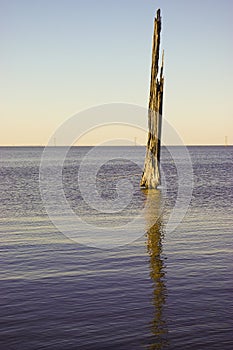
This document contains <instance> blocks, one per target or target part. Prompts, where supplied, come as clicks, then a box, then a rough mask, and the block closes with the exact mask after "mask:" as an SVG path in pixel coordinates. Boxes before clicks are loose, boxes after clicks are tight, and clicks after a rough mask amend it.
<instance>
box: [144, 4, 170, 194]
mask: <svg viewBox="0 0 233 350" xmlns="http://www.w3.org/2000/svg"><path fill="white" fill-rule="evenodd" d="M160 33H161V16H160V10H158V11H157V16H156V18H155V21H154V38H153V50H152V65H151V85H150V98H149V110H148V128H149V131H148V141H147V149H146V158H145V165H144V171H143V174H142V178H141V183H140V186H141V187H144V188H157V186H158V185H160V167H159V162H160V145H161V131H162V113H163V86H164V77H163V65H164V54H163V57H162V64H161V67H160V75H159V54H160Z"/></svg>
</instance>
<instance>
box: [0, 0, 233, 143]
mask: <svg viewBox="0 0 233 350" xmlns="http://www.w3.org/2000/svg"><path fill="white" fill-rule="evenodd" d="M157 8H161V11H162V17H163V31H162V46H163V47H164V49H165V79H166V86H165V101H164V102H165V103H164V116H165V117H166V119H167V120H168V121H169V122H171V123H172V124H173V126H174V127H175V128H176V129H177V131H178V132H179V133H180V135H181V137H182V138H183V140H184V142H185V143H186V144H223V143H224V137H225V135H228V142H229V143H231V144H233V133H232V130H233V107H232V100H233V95H232V81H233V65H232V62H233V47H232V36H233V29H232V28H233V25H232V13H233V3H232V1H231V0H221V1H220V0H219V1H217V0H196V1H191V0H163V1H155V0H154V1H152V0H146V1H145V0H98V1H97V0H40V1H35V0H34V1H32V0H30V1H29V0H17V1H16V0H0V26H1V28H0V33H1V34H0V43H1V59H0V64H1V65H0V68H1V82H0V89H1V91H0V92H1V97H0V99H1V103H0V113H1V130H0V137H1V141H0V144H1V145H30V144H32V145H37V144H46V143H47V141H48V139H49V137H50V135H51V134H52V133H53V131H54V130H55V129H56V128H57V126H58V125H60V124H61V123H62V122H63V121H65V120H66V119H67V118H68V117H70V116H71V115H73V114H74V113H76V112H78V111H80V110H83V109H85V108H89V107H92V106H94V105H99V104H103V103H110V102H124V103H125V102H127V103H133V104H137V105H140V106H144V107H145V108H147V105H148V94H149V79H150V65H151V45H152V42H151V41H152V32H153V18H154V15H155V12H156V9H157ZM110 121H111V120H110ZM146 125H147V121H146V120H145V127H146ZM94 142H95V140H94V136H93V143H94Z"/></svg>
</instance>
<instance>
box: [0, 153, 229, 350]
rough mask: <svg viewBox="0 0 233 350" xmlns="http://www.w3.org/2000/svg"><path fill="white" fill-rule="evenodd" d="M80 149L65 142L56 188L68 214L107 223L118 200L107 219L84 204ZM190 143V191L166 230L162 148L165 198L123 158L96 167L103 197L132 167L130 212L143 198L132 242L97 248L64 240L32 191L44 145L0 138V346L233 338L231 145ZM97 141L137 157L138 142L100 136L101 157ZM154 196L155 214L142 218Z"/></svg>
mask: <svg viewBox="0 0 233 350" xmlns="http://www.w3.org/2000/svg"><path fill="white" fill-rule="evenodd" d="M132 150H133V152H132ZM87 151H88V148H85V147H84V148H73V149H72V150H71V151H70V153H69V155H68V158H67V160H66V163H65V168H64V173H63V181H64V186H65V193H66V196H67V198H68V200H69V203H70V205H71V207H72V208H73V209H74V210H75V211H76V213H77V215H81V216H82V217H83V219H85V220H87V221H89V222H92V224H93V223H94V224H97V225H101V224H102V223H103V222H105V224H106V225H108V227H109V235H114V225H115V224H116V222H118V221H119V220H122V222H123V223H124V222H125V221H127V218H128V216H127V215H126V214H125V212H124V213H122V215H121V216H120V215H118V214H117V215H111V216H109V217H108V218H107V219H106V220H105V221H104V220H103V217H101V216H98V215H97V216H95V215H94V214H95V213H94V212H93V211H92V210H91V209H90V208H88V207H85V203H83V201H82V198H81V196H80V193H79V192H78V190H77V187H76V185H75V184H76V183H77V173H78V167H79V162H80V159H81V157H82V155H84V154H85V153H86V152H87ZM189 151H190V154H191V157H192V162H193V167H194V180H195V187H194V192H193V196H192V201H191V204H190V208H189V210H188V213H187V215H186V216H185V218H184V220H183V222H182V223H181V224H180V225H179V227H178V228H177V229H176V231H175V232H173V233H171V234H166V233H165V230H164V228H165V226H166V222H167V221H168V218H169V213H170V211H171V208H172V206H173V205H174V203H175V200H176V189H177V177H176V171H175V168H174V165H173V163H172V160H171V159H170V158H169V155H168V154H167V153H166V152H165V150H163V154H162V167H163V172H164V173H165V175H166V183H167V194H166V197H165V198H163V190H162V191H154V192H152V193H150V194H148V193H146V191H141V190H139V189H138V187H137V185H138V183H139V179H140V175H141V174H140V169H138V167H137V166H135V165H134V164H133V163H126V162H124V161H122V163H121V164H118V166H117V168H118V170H119V171H118V173H116V169H115V167H114V166H113V165H114V164H106V165H105V167H104V168H102V169H101V170H100V172H99V176H98V179H97V185H98V187H99V190H100V191H101V193H102V195H103V197H104V198H110V199H111V198H113V197H114V196H115V195H116V193H115V190H114V183H115V181H117V179H118V178H119V177H124V176H130V178H131V180H132V182H133V184H134V186H135V195H134V198H133V202H132V203H131V206H130V208H128V210H129V212H130V213H131V214H132V213H135V212H137V210H138V208H143V205H144V204H143V203H144V201H145V198H148V196H149V200H150V206H149V207H148V210H147V212H146V215H145V218H144V220H145V230H144V232H139V233H138V240H137V241H136V242H133V243H131V244H128V245H126V246H124V247H119V248H118V249H113V250H99V249H94V248H91V247H87V246H80V245H78V244H77V243H74V242H72V241H70V240H69V239H68V238H66V237H65V236H63V235H62V234H61V233H59V232H58V231H57V230H56V228H54V226H53V225H52V224H51V222H50V220H49V218H48V216H47V214H46V211H45V209H44V207H43V203H42V201H41V198H40V193H39V163H40V156H41V153H42V148H0V152H1V167H0V178H1V181H0V187H1V205H0V225H1V265H0V278H1V284H0V291H1V298H0V308H1V309H0V315H1V316H0V318H1V321H0V322H1V324H0V333H1V334H0V342H1V343H0V348H1V349H3V350H5V349H7V350H8V349H13V350H15V349H16V350H18V349H20V350H21V349H25V350H27V349H29V350H31V349H52V350H53V349H54V350H57V349H58V350H59V349H67V350H68V349H84V350H89V349H90V350H92V349H93V350H96V349H122V350H124V349H125V350H131V349H172V350H173V349H181V350H185V349H191V350H192V349H193V350H199V349H200V350H202V349H222V350H231V349H232V348H233V333H232V325H233V298H232V292H233V282H232V281H233V259H232V256H233V255H232V253H233V242H232V227H233V215H232V204H233V189H232V188H233V186H232V185H233V180H232V174H233V171H232V170H233V162H232V159H233V158H232V157H233V148H232V147H190V148H189ZM106 152H107V153H108V152H110V154H113V155H116V154H118V155H122V157H123V158H124V154H125V152H131V153H132V154H133V157H135V159H141V161H142V163H143V158H144V149H143V148H141V147H128V148H127V147H126V148H124V147H119V148H105V149H102V150H100V157H105V156H106ZM55 153H56V150H55ZM113 158H114V157H113ZM55 163H56V161H55ZM108 165H109V166H108ZM106 176H107V177H108V180H109V181H108V182H107V183H106ZM161 201H162V202H164V201H165V207H164V210H163V214H162V215H161V216H160V219H159V220H158V221H157V222H156V223H153V224H152V225H151V222H152V221H153V220H154V216H156V215H158V208H159V206H160V204H161ZM132 215H133V214H132ZM87 234H90V235H91V234H92V232H89V233H88V232H87Z"/></svg>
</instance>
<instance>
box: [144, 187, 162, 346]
mask: <svg viewBox="0 0 233 350" xmlns="http://www.w3.org/2000/svg"><path fill="white" fill-rule="evenodd" d="M145 194H146V196H147V205H146V217H145V220H146V227H147V235H146V236H147V251H148V254H149V257H150V259H149V266H150V277H151V279H152V281H153V300H152V304H153V307H154V317H153V320H152V322H151V332H152V335H153V339H154V341H153V342H152V344H150V346H149V349H151V350H161V349H164V348H165V347H166V345H167V340H166V338H167V333H168V331H167V325H166V320H165V318H164V304H165V302H166V285H165V265H164V261H163V256H162V249H163V246H162V241H163V238H164V233H163V222H162V215H161V207H162V205H161V193H160V191H159V190H149V191H145Z"/></svg>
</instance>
